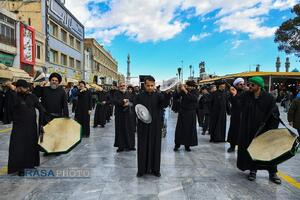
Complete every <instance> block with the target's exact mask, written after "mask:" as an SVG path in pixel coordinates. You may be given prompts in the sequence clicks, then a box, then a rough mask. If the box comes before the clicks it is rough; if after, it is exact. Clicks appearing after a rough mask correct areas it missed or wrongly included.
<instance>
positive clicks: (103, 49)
mask: <svg viewBox="0 0 300 200" xmlns="http://www.w3.org/2000/svg"><path fill="white" fill-rule="evenodd" d="M88 40H90V41H92V42H93V43H95V44H96V46H98V47H99V49H101V50H102V51H103V53H104V54H105V55H106V56H108V57H109V58H110V59H111V60H112V61H113V62H114V63H115V64H116V65H118V62H117V61H116V59H114V58H113V57H112V55H111V54H110V53H109V52H108V51H107V50H106V49H105V48H104V47H103V46H102V45H101V44H99V42H98V41H97V40H96V39H95V38H84V41H88Z"/></svg>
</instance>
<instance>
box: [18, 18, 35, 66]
mask: <svg viewBox="0 0 300 200" xmlns="http://www.w3.org/2000/svg"><path fill="white" fill-rule="evenodd" d="M20 55H21V63H24V64H28V65H32V67H33V66H34V65H35V30H34V28H33V27H31V26H25V25H24V24H22V23H20Z"/></svg>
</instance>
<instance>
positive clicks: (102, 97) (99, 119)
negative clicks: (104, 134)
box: [94, 86, 109, 128]
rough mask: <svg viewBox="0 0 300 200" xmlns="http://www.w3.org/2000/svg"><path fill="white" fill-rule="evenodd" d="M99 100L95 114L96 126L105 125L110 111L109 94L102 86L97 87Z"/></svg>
mask: <svg viewBox="0 0 300 200" xmlns="http://www.w3.org/2000/svg"><path fill="white" fill-rule="evenodd" d="M96 95H97V102H96V110H95V116H94V128H96V127H97V126H98V125H100V126H101V127H102V128H103V127H105V124H106V119H107V113H108V112H109V111H108V108H109V107H108V95H109V94H107V93H106V92H105V91H104V90H103V88H102V87H101V86H99V88H97V89H96Z"/></svg>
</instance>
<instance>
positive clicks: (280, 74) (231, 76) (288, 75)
mask: <svg viewBox="0 0 300 200" xmlns="http://www.w3.org/2000/svg"><path fill="white" fill-rule="evenodd" d="M253 76H262V77H266V76H267V77H270V76H272V77H273V78H292V79H300V72H243V73H237V74H228V75H225V76H219V77H216V78H211V79H205V80H201V81H199V84H200V85H201V84H209V83H214V82H215V81H217V80H220V79H235V78H239V77H241V78H247V77H253Z"/></svg>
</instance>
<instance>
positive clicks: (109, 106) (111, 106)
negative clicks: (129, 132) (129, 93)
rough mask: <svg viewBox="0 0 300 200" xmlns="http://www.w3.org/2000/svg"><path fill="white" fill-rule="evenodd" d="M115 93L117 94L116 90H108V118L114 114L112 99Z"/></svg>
mask: <svg viewBox="0 0 300 200" xmlns="http://www.w3.org/2000/svg"><path fill="white" fill-rule="evenodd" d="M116 92H118V90H115V89H113V90H110V91H109V93H108V94H109V95H108V96H109V99H110V104H109V105H108V113H109V115H110V117H112V116H113V114H114V103H113V99H114V96H115V93H116Z"/></svg>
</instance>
